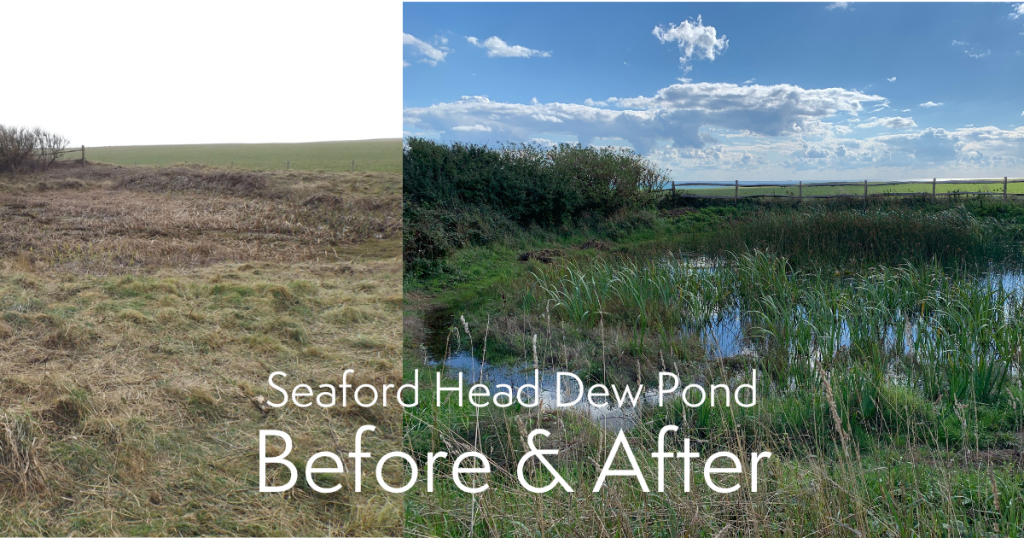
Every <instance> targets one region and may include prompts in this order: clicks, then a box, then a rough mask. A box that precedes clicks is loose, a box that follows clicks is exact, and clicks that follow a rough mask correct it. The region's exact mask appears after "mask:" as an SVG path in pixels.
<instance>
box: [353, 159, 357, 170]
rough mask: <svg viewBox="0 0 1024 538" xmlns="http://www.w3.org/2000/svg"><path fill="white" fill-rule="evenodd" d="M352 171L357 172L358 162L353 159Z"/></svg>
mask: <svg viewBox="0 0 1024 538" xmlns="http://www.w3.org/2000/svg"><path fill="white" fill-rule="evenodd" d="M352 171H353V172H355V171H356V160H355V159H352Z"/></svg>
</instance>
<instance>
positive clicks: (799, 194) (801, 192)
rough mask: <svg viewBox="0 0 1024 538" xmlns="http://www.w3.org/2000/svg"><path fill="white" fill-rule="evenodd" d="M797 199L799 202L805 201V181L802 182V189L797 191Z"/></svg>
mask: <svg viewBox="0 0 1024 538" xmlns="http://www.w3.org/2000/svg"><path fill="white" fill-rule="evenodd" d="M796 201H798V202H803V201H804V182H803V181H801V182H800V190H798V191H797V199H796Z"/></svg>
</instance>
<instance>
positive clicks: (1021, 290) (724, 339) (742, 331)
mask: <svg viewBox="0 0 1024 538" xmlns="http://www.w3.org/2000/svg"><path fill="white" fill-rule="evenodd" d="M710 270H714V268H713V266H712V267H710ZM979 285H980V286H986V287H998V286H1002V287H1003V289H1004V290H1006V291H1009V292H1010V293H1011V295H1012V296H1014V297H1017V298H1018V299H1017V300H1024V273H1022V272H1000V273H990V274H987V275H986V276H984V277H983V278H981V279H979ZM453 318H454V316H451V315H450V314H447V315H446V314H438V315H436V316H435V317H434V319H432V320H428V323H427V325H428V330H430V331H431V332H433V333H434V336H435V337H437V336H438V335H440V336H441V338H442V339H443V335H444V334H446V333H447V330H448V327H450V326H451V323H452V322H453V321H454V319H453ZM750 327H751V323H750V321H749V319H746V318H745V317H744V315H743V311H742V309H741V308H740V307H739V306H738V305H737V306H735V307H731V308H728V309H723V310H720V311H717V312H714V313H713V314H712V315H711V320H710V323H708V324H706V325H705V326H704V327H702V328H700V329H699V331H698V332H699V338H700V341H701V343H702V344H703V345H704V349H705V353H706V356H707V357H708V358H709V359H723V358H730V357H737V356H752V357H756V355H757V350H756V347H755V345H754V342H753V341H752V340H751V338H750V334H749V332H750ZM681 330H683V329H681ZM916 331H917V328H916V326H914V325H913V324H910V323H908V324H907V325H906V326H905V327H904V328H903V330H901V331H898V330H897V328H895V327H888V328H887V334H886V346H887V347H891V346H901V347H903V351H904V352H907V351H909V350H911V349H912V342H913V339H914V337H915V336H916ZM838 340H839V342H838V344H839V346H840V347H848V346H850V342H851V337H850V328H849V326H848V325H847V324H846V322H845V321H844V322H842V325H841V330H840V331H839V333H838ZM899 340H902V342H899ZM433 347H434V348H435V349H428V350H427V351H428V363H429V364H431V365H432V366H437V367H440V368H442V369H443V371H444V375H446V376H447V377H457V376H458V374H459V373H460V372H461V373H462V374H463V375H464V380H465V383H466V384H467V385H471V384H474V383H478V382H482V383H484V384H486V385H488V386H489V387H491V388H492V389H493V388H494V387H496V386H497V385H501V384H506V385H510V386H512V387H513V390H515V389H517V388H518V387H521V386H523V385H525V384H527V383H531V384H532V383H533V382H534V370H533V365H532V364H525V363H524V364H518V365H508V364H483V363H482V362H481V361H480V359H479V358H478V357H475V356H473V355H472V354H470V353H469V352H468V351H457V352H455V353H453V354H451V355H449V356H448V357H447V358H446V359H445V360H437V359H435V358H433V356H432V355H431V353H432V352H434V351H435V350H436V349H437V348H438V347H440V346H433ZM440 349H443V347H440ZM439 354H443V352H442V353H439ZM558 371H560V370H559V369H557V368H553V367H544V368H540V392H541V400H542V403H543V405H544V407H545V408H554V402H555V401H556V397H557V394H556V392H555V391H556V378H555V376H556V374H557V372H558ZM689 382H694V383H697V384H699V385H702V386H704V388H705V389H706V388H707V384H706V383H703V382H698V381H683V382H682V383H683V384H684V385H685V384H688V383H689ZM715 382H718V381H715ZM634 388H635V385H634ZM655 389H656V387H650V388H649V389H648V390H646V391H645V392H644V394H643V396H642V397H641V399H640V405H641V406H650V405H656V404H657V392H656V390H655ZM574 397H575V393H573V394H572V395H571V396H570V397H568V398H566V397H565V396H563V400H572V399H573V398H574ZM563 409H565V408H563ZM570 409H572V410H573V411H575V412H578V413H581V414H583V415H585V416H587V417H589V418H590V419H591V420H593V421H594V422H595V423H597V424H599V425H601V426H603V427H604V428H606V429H609V430H612V431H614V430H618V429H629V428H632V427H635V426H636V425H637V421H638V419H639V417H640V413H639V410H638V409H636V408H633V407H631V406H623V407H621V408H620V407H618V406H617V405H608V406H607V407H595V406H593V405H590V403H589V402H587V400H586V398H583V399H582V401H581V402H580V403H579V404H577V405H575V406H574V407H572V408H570Z"/></svg>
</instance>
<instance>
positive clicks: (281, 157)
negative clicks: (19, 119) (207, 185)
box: [74, 138, 402, 173]
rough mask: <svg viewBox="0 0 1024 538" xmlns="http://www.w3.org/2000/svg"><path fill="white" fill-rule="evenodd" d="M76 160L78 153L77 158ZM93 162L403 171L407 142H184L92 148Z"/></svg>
mask: <svg viewBox="0 0 1024 538" xmlns="http://www.w3.org/2000/svg"><path fill="white" fill-rule="evenodd" d="M74 156H75V157H77V156H78V155H77V154H75V155H74ZM85 157H86V159H88V160H89V161H94V162H103V163H110V164H120V165H129V166H130V165H151V166H167V165H171V164H175V163H199V164H206V165H210V166H234V167H237V168H249V169H254V170H284V169H285V168H288V167H290V168H291V169H295V170H324V171H346V170H351V169H352V161H353V160H354V161H355V169H356V170H357V171H369V172H393V173H401V171H402V139H400V138H382V139H376V140H350V141H342V142H308V143H298V144H184V145H171V146H106V147H95V148H88V147H87V148H86V150H85Z"/></svg>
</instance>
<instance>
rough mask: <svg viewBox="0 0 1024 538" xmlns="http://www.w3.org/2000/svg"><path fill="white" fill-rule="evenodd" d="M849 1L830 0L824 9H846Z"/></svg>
mask: <svg viewBox="0 0 1024 538" xmlns="http://www.w3.org/2000/svg"><path fill="white" fill-rule="evenodd" d="M850 4H851V2H832V3H831V4H829V5H827V6H825V9H827V10H829V11H832V10H833V9H846V8H848V7H850Z"/></svg>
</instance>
